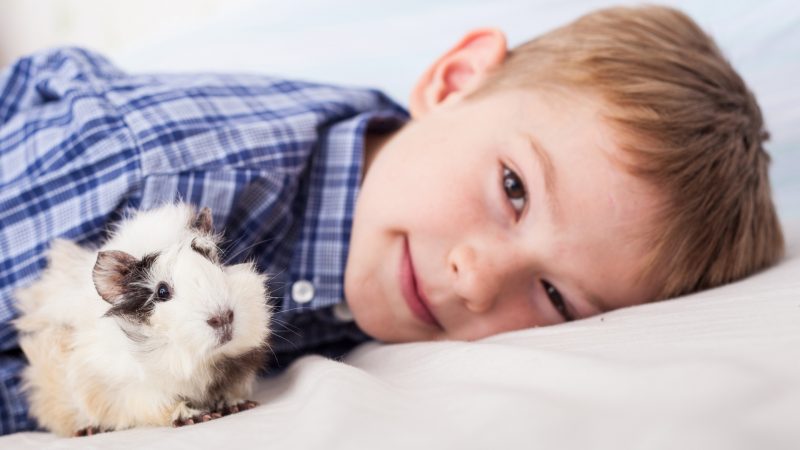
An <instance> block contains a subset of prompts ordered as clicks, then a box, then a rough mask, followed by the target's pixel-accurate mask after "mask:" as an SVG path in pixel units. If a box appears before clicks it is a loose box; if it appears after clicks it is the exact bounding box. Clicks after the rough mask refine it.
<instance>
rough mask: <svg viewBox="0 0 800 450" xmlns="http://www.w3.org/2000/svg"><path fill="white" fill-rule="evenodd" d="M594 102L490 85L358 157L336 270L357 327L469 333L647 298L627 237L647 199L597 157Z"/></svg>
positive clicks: (637, 185)
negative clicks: (340, 270) (349, 219)
mask: <svg viewBox="0 0 800 450" xmlns="http://www.w3.org/2000/svg"><path fill="white" fill-rule="evenodd" d="M598 107H599V105H598V103H596V102H594V101H592V100H591V99H588V98H580V97H579V96H577V95H575V96H567V95H562V94H557V95H543V94H541V93H538V92H536V91H503V92H499V93H494V94H491V95H489V96H484V97H483V98H480V99H477V100H469V101H463V100H462V101H458V102H453V103H451V104H448V105H444V106H442V107H441V108H438V109H435V110H433V111H432V112H430V113H428V114H426V115H425V116H423V117H421V118H418V119H415V120H413V121H411V122H410V123H409V124H408V125H407V126H406V127H405V128H403V129H402V130H400V131H399V132H397V133H396V134H395V135H394V136H392V137H391V138H390V139H389V140H388V141H387V142H385V143H384V144H383V146H382V147H380V148H379V149H378V150H377V151H376V152H375V154H374V155H368V158H371V157H374V159H372V160H371V161H370V165H369V166H368V170H367V172H366V175H365V178H364V181H363V185H362V190H361V193H360V194H359V198H358V200H357V205H356V212H355V218H354V225H353V234H352V238H351V250H350V255H349V259H348V262H347V269H346V272H345V274H346V275H345V290H346V296H347V299H348V303H349V305H350V308H351V310H352V311H353V314H354V316H355V318H356V321H357V323H358V325H359V326H360V327H361V328H362V329H363V330H364V331H365V332H367V333H368V334H370V335H372V336H373V337H375V338H377V339H380V340H384V341H387V342H398V341H415V340H436V339H459V340H460V339H467V340H471V339H477V338H481V337H484V336H489V335H492V334H496V333H499V332H503V331H510V330H515V329H521V328H527V327H533V326H541V325H549V324H556V323H560V322H563V321H565V320H567V319H568V318H582V317H588V316H592V315H594V314H598V313H600V312H602V311H604V310H611V309H615V308H619V307H622V306H627V305H632V304H636V303H641V302H643V301H645V300H646V299H647V298H648V297H649V296H650V295H652V288H651V287H650V286H648V285H646V284H637V280H636V276H637V275H638V273H639V270H640V268H641V267H642V263H643V255H644V254H645V251H646V250H647V248H646V246H645V244H644V243H643V242H642V241H641V240H637V239H635V236H637V234H641V233H643V232H644V231H645V230H646V229H647V228H646V227H648V226H649V224H648V222H647V219H648V218H649V217H650V216H651V211H652V209H651V208H652V207H653V200H654V196H653V194H652V193H650V192H648V191H647V189H646V188H645V186H644V185H643V183H641V182H640V181H639V180H637V179H635V178H634V177H633V176H631V175H629V174H628V173H626V172H624V170H623V169H622V168H621V167H620V166H618V165H616V164H615V163H613V162H612V160H611V159H610V156H621V155H620V150H619V149H618V148H617V146H616V145H615V143H614V140H613V139H612V137H613V136H612V130H611V129H610V127H609V126H608V125H607V124H606V123H605V122H603V120H602V119H601V117H600V116H599V112H598ZM537 148H538V151H537V150H536V149H537ZM545 155H546V156H545ZM546 161H549V163H548V162H546ZM548 166H550V169H547V167H548ZM548 172H551V173H549V174H548ZM548 186H549V187H548ZM548 189H549V190H550V191H551V192H550V194H548ZM592 297H599V299H601V300H599V301H601V302H602V304H599V305H598V304H596V303H593V302H596V301H598V299H597V298H595V299H593V298H592ZM561 300H563V305H562V303H561ZM560 309H562V311H559V310H560Z"/></svg>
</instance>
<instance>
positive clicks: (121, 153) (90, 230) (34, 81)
mask: <svg viewBox="0 0 800 450" xmlns="http://www.w3.org/2000/svg"><path fill="white" fill-rule="evenodd" d="M119 76H121V75H120V73H119V72H117V71H116V69H114V68H113V67H112V66H111V65H110V64H108V62H107V61H106V60H104V59H102V58H101V57H99V56H97V55H93V54H90V53H87V52H84V51H82V50H79V49H59V50H55V51H50V52H44V53H39V54H35V55H32V56H30V57H26V58H23V59H21V60H19V61H18V62H16V63H15V64H14V65H13V66H11V67H10V68H9V69H7V70H6V71H5V72H4V73H3V75H2V77H1V78H0V350H6V349H9V348H13V347H14V346H16V339H15V337H14V336H13V334H14V333H13V330H12V329H11V328H10V326H9V325H8V321H9V320H10V319H12V318H13V317H15V316H16V313H15V310H14V305H13V302H12V293H13V290H15V289H17V288H19V287H21V286H23V285H24V284H27V283H28V282H29V281H32V280H33V279H35V278H36V277H37V276H38V274H39V273H40V272H41V270H42V269H43V268H44V266H45V265H46V260H45V252H46V250H47V248H48V245H49V242H50V241H51V240H52V239H53V238H55V237H58V236H62V237H65V238H68V239H72V240H74V241H77V242H79V243H83V244H86V243H94V242H97V241H99V240H100V239H101V238H102V236H103V235H104V233H105V231H106V226H107V224H108V223H109V222H110V221H111V220H113V219H114V217H115V216H119V217H121V215H122V214H123V212H124V209H125V208H126V207H127V206H129V205H131V204H135V203H136V201H137V198H136V197H137V195H138V191H139V179H140V175H139V172H140V168H139V161H138V152H137V149H136V147H135V143H134V140H133V138H132V136H131V132H130V130H129V129H128V128H127V127H126V124H125V123H124V121H123V120H122V118H121V116H120V115H119V114H118V113H117V111H116V108H114V107H113V106H112V105H110V104H109V102H108V101H107V99H106V98H105V97H104V96H103V95H102V85H103V83H107V82H108V80H112V79H114V78H116V77H119Z"/></svg>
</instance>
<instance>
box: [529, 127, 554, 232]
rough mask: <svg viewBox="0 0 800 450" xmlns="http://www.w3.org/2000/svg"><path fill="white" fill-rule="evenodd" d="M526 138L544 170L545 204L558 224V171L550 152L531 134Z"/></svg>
mask: <svg viewBox="0 0 800 450" xmlns="http://www.w3.org/2000/svg"><path fill="white" fill-rule="evenodd" d="M525 137H527V138H528V142H529V143H530V145H531V149H532V150H533V154H534V155H536V157H537V159H538V160H539V167H541V168H542V175H543V178H544V190H545V203H546V204H547V209H548V211H549V212H550V217H551V218H552V219H553V222H556V221H557V220H556V219H558V218H559V209H561V205H560V204H559V202H558V197H557V196H556V195H555V191H556V169H555V167H554V166H553V161H552V159H550V152H549V151H547V149H545V148H544V146H542V144H541V143H540V142H539V141H538V140H536V138H535V137H533V136H532V135H531V134H528V133H526V134H525Z"/></svg>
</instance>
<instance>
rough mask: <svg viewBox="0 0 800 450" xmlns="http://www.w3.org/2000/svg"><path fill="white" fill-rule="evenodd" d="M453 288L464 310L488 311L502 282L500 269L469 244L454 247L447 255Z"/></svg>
mask: <svg viewBox="0 0 800 450" xmlns="http://www.w3.org/2000/svg"><path fill="white" fill-rule="evenodd" d="M447 262H448V265H449V271H450V275H451V277H452V280H453V289H454V291H455V293H456V295H458V296H459V297H460V298H462V299H463V300H464V304H465V305H466V307H467V309H468V310H470V311H472V312H474V313H477V314H480V313H484V312H486V311H489V310H490V309H492V306H493V305H494V303H495V302H496V299H497V295H498V294H499V292H500V286H501V284H502V283H503V274H502V270H501V269H500V268H499V267H498V266H497V264H494V263H492V261H490V260H489V258H487V257H486V256H485V255H479V254H478V252H477V251H476V249H475V248H474V247H472V246H469V245H459V246H457V247H454V248H453V249H452V250H451V251H450V254H449V255H448V261H447Z"/></svg>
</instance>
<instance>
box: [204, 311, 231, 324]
mask: <svg viewBox="0 0 800 450" xmlns="http://www.w3.org/2000/svg"><path fill="white" fill-rule="evenodd" d="M207 322H208V324H209V325H211V327H212V328H222V327H224V326H225V325H230V324H232V323H233V310H230V309H226V310H224V311H222V312H220V313H219V314H217V315H216V316H212V317H211V318H210V319H208V321H207Z"/></svg>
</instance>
